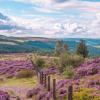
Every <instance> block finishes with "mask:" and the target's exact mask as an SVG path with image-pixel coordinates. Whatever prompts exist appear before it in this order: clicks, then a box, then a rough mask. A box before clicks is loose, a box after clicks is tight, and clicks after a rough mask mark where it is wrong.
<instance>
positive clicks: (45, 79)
mask: <svg viewBox="0 0 100 100" xmlns="http://www.w3.org/2000/svg"><path fill="white" fill-rule="evenodd" d="M46 86H47V77H46V74H44V87H45V88H46Z"/></svg>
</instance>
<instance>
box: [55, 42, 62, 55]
mask: <svg viewBox="0 0 100 100" xmlns="http://www.w3.org/2000/svg"><path fill="white" fill-rule="evenodd" d="M62 49H63V41H60V40H59V41H57V42H56V47H55V54H56V55H60V54H61V52H62Z"/></svg>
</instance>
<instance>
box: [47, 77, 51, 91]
mask: <svg viewBox="0 0 100 100" xmlns="http://www.w3.org/2000/svg"><path fill="white" fill-rule="evenodd" d="M47 88H48V91H50V76H48V86H47Z"/></svg>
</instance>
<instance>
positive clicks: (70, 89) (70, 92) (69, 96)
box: [68, 85, 73, 100]
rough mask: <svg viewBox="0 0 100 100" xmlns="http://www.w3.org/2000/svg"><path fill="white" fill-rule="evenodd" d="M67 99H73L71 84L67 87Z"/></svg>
mask: <svg viewBox="0 0 100 100" xmlns="http://www.w3.org/2000/svg"><path fill="white" fill-rule="evenodd" d="M68 100H73V86H72V85H70V86H69V87H68Z"/></svg>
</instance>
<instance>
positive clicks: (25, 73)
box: [16, 69, 34, 78]
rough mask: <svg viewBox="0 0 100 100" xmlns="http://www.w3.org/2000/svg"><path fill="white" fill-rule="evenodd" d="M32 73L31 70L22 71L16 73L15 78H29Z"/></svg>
mask: <svg viewBox="0 0 100 100" xmlns="http://www.w3.org/2000/svg"><path fill="white" fill-rule="evenodd" d="M33 74H34V73H33V72H32V71H31V70H28V69H22V70H20V71H19V72H17V75H16V77H17V78H29V77H32V76H33Z"/></svg>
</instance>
